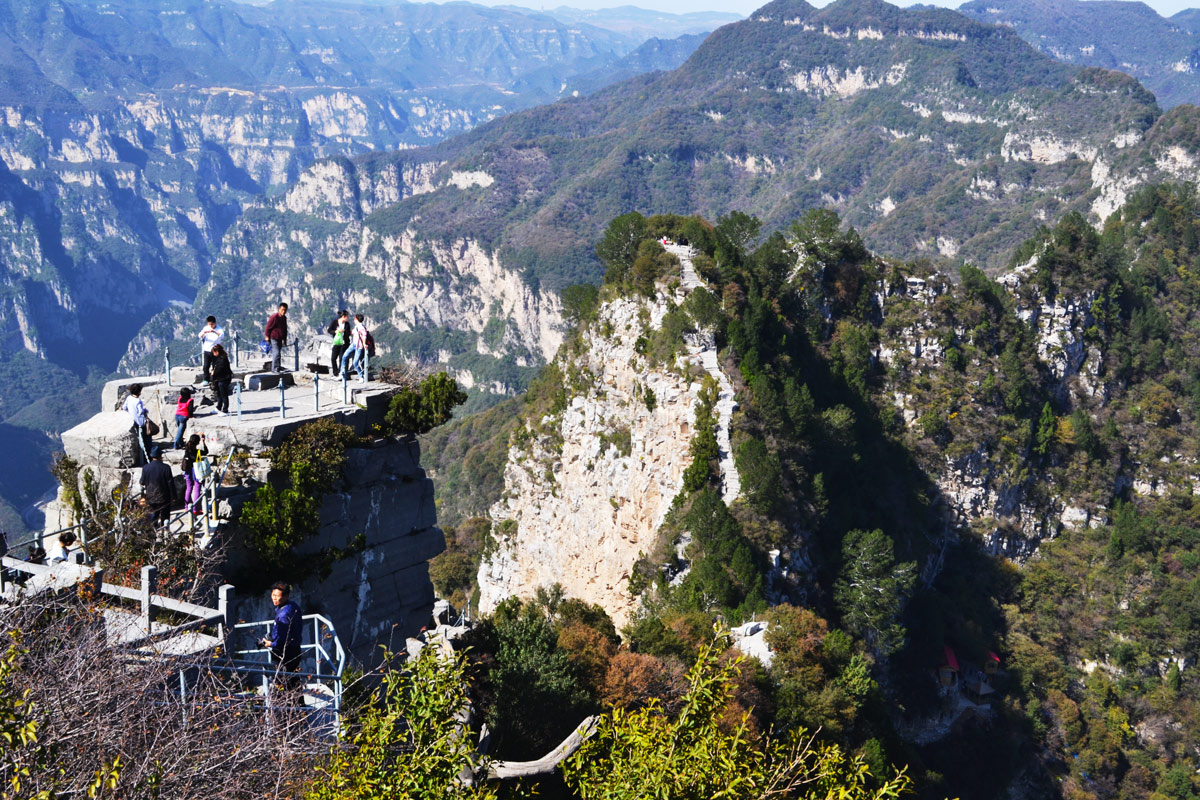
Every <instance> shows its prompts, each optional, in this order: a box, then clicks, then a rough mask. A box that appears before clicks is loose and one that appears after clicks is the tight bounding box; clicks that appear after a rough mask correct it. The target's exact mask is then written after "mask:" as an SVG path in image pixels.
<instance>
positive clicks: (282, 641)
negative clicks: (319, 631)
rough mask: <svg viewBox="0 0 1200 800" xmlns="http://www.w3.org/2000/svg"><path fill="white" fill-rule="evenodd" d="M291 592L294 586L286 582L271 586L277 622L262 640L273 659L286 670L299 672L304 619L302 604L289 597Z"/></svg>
mask: <svg viewBox="0 0 1200 800" xmlns="http://www.w3.org/2000/svg"><path fill="white" fill-rule="evenodd" d="M291 593H292V587H291V586H289V585H288V584H286V583H277V584H275V585H274V586H272V587H271V602H272V603H273V604H274V605H275V624H274V625H272V626H271V635H270V636H268V637H266V638H264V639H263V640H262V641H261V642H260V644H262V646H263V647H269V648H271V660H272V661H274V662H275V663H276V664H278V665H280V669H282V670H283V671H284V672H297V671H298V670H299V669H300V636H301V634H302V633H303V621H302V620H301V619H300V606H298V605H296V604H295V603H293V602H292V601H291V600H289V599H288V596H289V595H290V594H291Z"/></svg>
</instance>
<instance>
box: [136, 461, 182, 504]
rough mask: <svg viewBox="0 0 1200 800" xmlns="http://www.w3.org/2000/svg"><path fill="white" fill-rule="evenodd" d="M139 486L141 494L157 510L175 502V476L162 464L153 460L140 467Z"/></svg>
mask: <svg viewBox="0 0 1200 800" xmlns="http://www.w3.org/2000/svg"><path fill="white" fill-rule="evenodd" d="M141 484H142V494H143V495H144V496H145V498H146V502H147V503H148V504H149V505H150V506H151V507H155V508H159V507H162V506H165V505H170V504H171V503H173V502H174V501H175V476H174V475H172V474H171V468H170V467H168V466H167V465H166V464H164V463H163V462H161V461H158V460H154V461H151V462H150V463H149V464H147V465H146V466H144V467H142V480H141Z"/></svg>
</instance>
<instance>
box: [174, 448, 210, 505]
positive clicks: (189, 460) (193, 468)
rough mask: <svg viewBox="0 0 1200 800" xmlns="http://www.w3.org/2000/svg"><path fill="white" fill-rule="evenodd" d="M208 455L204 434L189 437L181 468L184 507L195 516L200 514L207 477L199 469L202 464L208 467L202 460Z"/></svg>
mask: <svg viewBox="0 0 1200 800" xmlns="http://www.w3.org/2000/svg"><path fill="white" fill-rule="evenodd" d="M207 455H208V446H207V443H206V442H205V441H204V434H202V433H193V434H192V435H191V436H189V437H188V441H187V447H186V448H184V450H183V463H182V464H181V465H180V468H181V469H182V470H183V485H184V490H183V507H184V508H186V509H187V510H188V511H191V512H192V513H193V514H199V513H200V493H201V492H202V491H203V481H204V478H205V477H206V476H204V475H201V474H200V473H201V472H203V471H204V470H203V468H201V469H197V467H198V466H199V465H200V464H204V465H205V466H207V465H208V462H207V461H203V460H202V459H203V458H204V457H205V456H207Z"/></svg>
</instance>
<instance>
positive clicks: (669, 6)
mask: <svg viewBox="0 0 1200 800" xmlns="http://www.w3.org/2000/svg"><path fill="white" fill-rule="evenodd" d="M915 1H916V0H914V2H915ZM474 2H481V3H484V4H485V5H519V6H526V7H530V8H538V7H541V8H554V7H555V6H559V5H564V6H572V7H574V8H611V7H613V6H618V5H625V4H628V5H632V6H638V7H640V8H652V9H655V10H656V11H670V12H673V13H676V14H682V13H684V12H687V11H701V10H703V11H731V12H733V13H735V14H741V15H743V16H746V15H749V14H750V12H751V11H754V10H755V9H757V8H759V7H760V6H763V5H766V3H767V0H543V1H542V2H536V0H474ZM809 2H810V3H812V4H813V5H815V6H823V5H825V3H826V0H809ZM924 2H926V3H928V4H931V5H939V6H947V7H949V8H956V7H958V6H959V5H962V3H963V2H965V0H952V1H951V2H947V0H924ZM896 5H901V6H907V5H912V3H911V2H900V3H896ZM1146 5H1148V6H1150V7H1151V8H1153V9H1154V10H1155V11H1157V12H1158V13H1159V14H1162V15H1163V16H1164V17H1169V16H1171V15H1172V14H1174V13H1176V12H1178V11H1182V10H1183V9H1185V8H1196V7H1198V6H1200V0H1149V2H1147V3H1146Z"/></svg>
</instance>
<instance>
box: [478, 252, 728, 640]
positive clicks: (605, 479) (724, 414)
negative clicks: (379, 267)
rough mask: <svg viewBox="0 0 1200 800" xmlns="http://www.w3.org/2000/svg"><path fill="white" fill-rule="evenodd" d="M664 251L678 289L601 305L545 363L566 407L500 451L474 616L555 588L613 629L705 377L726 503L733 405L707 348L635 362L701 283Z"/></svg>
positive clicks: (624, 615) (684, 455)
mask: <svg viewBox="0 0 1200 800" xmlns="http://www.w3.org/2000/svg"><path fill="white" fill-rule="evenodd" d="M671 249H672V252H674V253H675V254H676V255H677V256H678V257H679V258H680V260H681V261H682V275H681V277H682V279H683V280H682V283H681V282H680V281H679V280H678V279H672V285H673V286H675V287H677V288H675V289H673V290H670V291H665V290H660V292H659V294H658V295H656V296H655V297H654V298H653V299H647V298H645V297H641V296H633V297H621V298H618V299H614V300H612V301H610V302H608V303H605V304H604V305H602V306H601V308H600V311H599V314H598V316H597V318H596V319H595V320H594V321H593V322H592V323H591V324H589V325H588V326H587V328H586V330H584V331H583V332H582V333H581V338H580V340H579V341H578V342H577V343H574V344H573V345H571V346H568V347H564V348H563V352H560V354H559V356H558V358H557V359H556V364H557V365H558V366H559V367H560V369H561V370H562V372H563V373H564V374H566V375H567V379H566V383H567V392H568V399H567V400H566V402H565V407H563V408H560V409H558V410H556V411H554V412H552V413H551V414H550V415H549V416H547V417H546V418H544V419H541V420H530V421H529V422H528V423H527V425H526V428H525V433H524V434H522V435H519V436H518V437H517V442H516V443H514V445H513V446H512V448H511V449H510V451H509V455H508V462H507V464H506V465H505V469H504V485H505V486H504V494H503V497H502V499H501V500H500V501H499V502H498V503H496V505H495V506H493V507H492V510H491V516H492V519H493V521H494V523H495V524H494V526H493V535H494V536H495V538H496V541H495V547H494V548H493V549H492V550H491V551H490V552H489V553H488V555H487V556H485V558H484V560H483V562H482V564H481V566H480V569H479V576H478V584H479V590H480V597H479V605H480V609H481V610H483V611H490V610H492V609H494V608H495V607H496V605H497V604H498V603H500V602H501V601H502V600H504V599H505V598H506V597H508V596H511V595H518V596H530V595H532V594H533V593H535V592H536V590H537V589H538V588H539V587H546V586H550V585H553V584H556V583H557V584H561V585H562V587H563V589H564V590H565V592H566V593H567V595H569V596H571V597H578V598H581V599H583V600H586V601H588V602H591V603H597V604H598V605H600V606H602V607H603V608H604V609H605V610H606V611H607V612H608V613H609V614H610V615H611V616H612V617H613V619H614V620H615V621H616V622H617V624H618V625H622V624H624V623H625V622H626V621H628V619H629V617H630V615H631V614H632V612H633V611H634V609H635V607H636V601H635V598H634V597H633V596H631V594H630V592H629V588H628V581H629V576H630V569H631V568H632V566H633V564H634V562H635V561H636V560H637V559H638V557H639V556H640V555H642V554H647V553H651V552H652V551H653V550H654V549H655V546H656V544H658V543H657V542H656V536H657V533H658V529H659V527H660V526H661V525H662V522H663V519H664V518H665V516H666V514H667V511H668V510H669V509H670V508H671V505H672V503H673V501H674V500H675V498H676V496H677V495H678V494H679V492H680V489H681V485H682V476H683V472H684V470H685V469H686V468H687V466H688V464H689V456H688V448H689V444H690V442H691V440H692V438H693V436H694V435H695V433H696V430H695V425H696V410H697V406H698V403H699V402H700V399H699V398H700V390H701V388H702V386H703V385H704V382H705V381H706V380H708V381H711V382H712V383H713V384H714V386H715V387H716V389H717V392H718V395H717V397H718V400H717V403H716V416H717V427H718V430H717V439H718V442H719V448H720V455H721V472H722V483H723V485H724V492H725V496H726V499H727V500H728V501H730V502H732V500H733V499H734V498H736V497H737V495H738V492H739V481H738V477H737V472H736V470H735V469H734V467H733V460H732V458H731V457H730V454H729V419H730V415H731V414H732V411H733V409H734V408H736V405H737V404H736V402H735V401H734V399H733V388H732V386H731V385H730V384H729V381H728V379H727V378H726V377H725V376H724V375H723V374H722V373H721V371H720V369H719V367H718V365H717V359H716V351H715V347H714V345H713V344H712V342H711V341H710V340H705V338H704V337H703V336H701V337H693V341H692V342H691V343H690V344H689V345H688V346H687V347H686V348H684V350H683V351H682V352H680V353H679V354H678V355H677V356H675V357H674V359H673V360H672V361H671V362H670V363H655V362H654V361H653V360H652V359H651V358H650V357H649V356H647V355H646V345H647V342H648V341H649V340H650V338H652V337H653V336H654V334H655V332H656V331H658V330H659V329H660V328H661V327H662V325H663V319H664V317H665V315H666V314H667V313H668V312H669V311H670V310H672V309H673V308H675V305H676V303H677V302H679V301H682V300H683V299H684V297H685V296H686V293H687V292H688V291H690V290H691V289H693V288H695V287H696V286H699V285H701V284H700V281H699V279H698V278H696V275H695V272H694V270H692V268H691V262H690V258H689V251H688V249H687V248H686V247H674V248H671ZM660 289H661V287H660Z"/></svg>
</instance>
